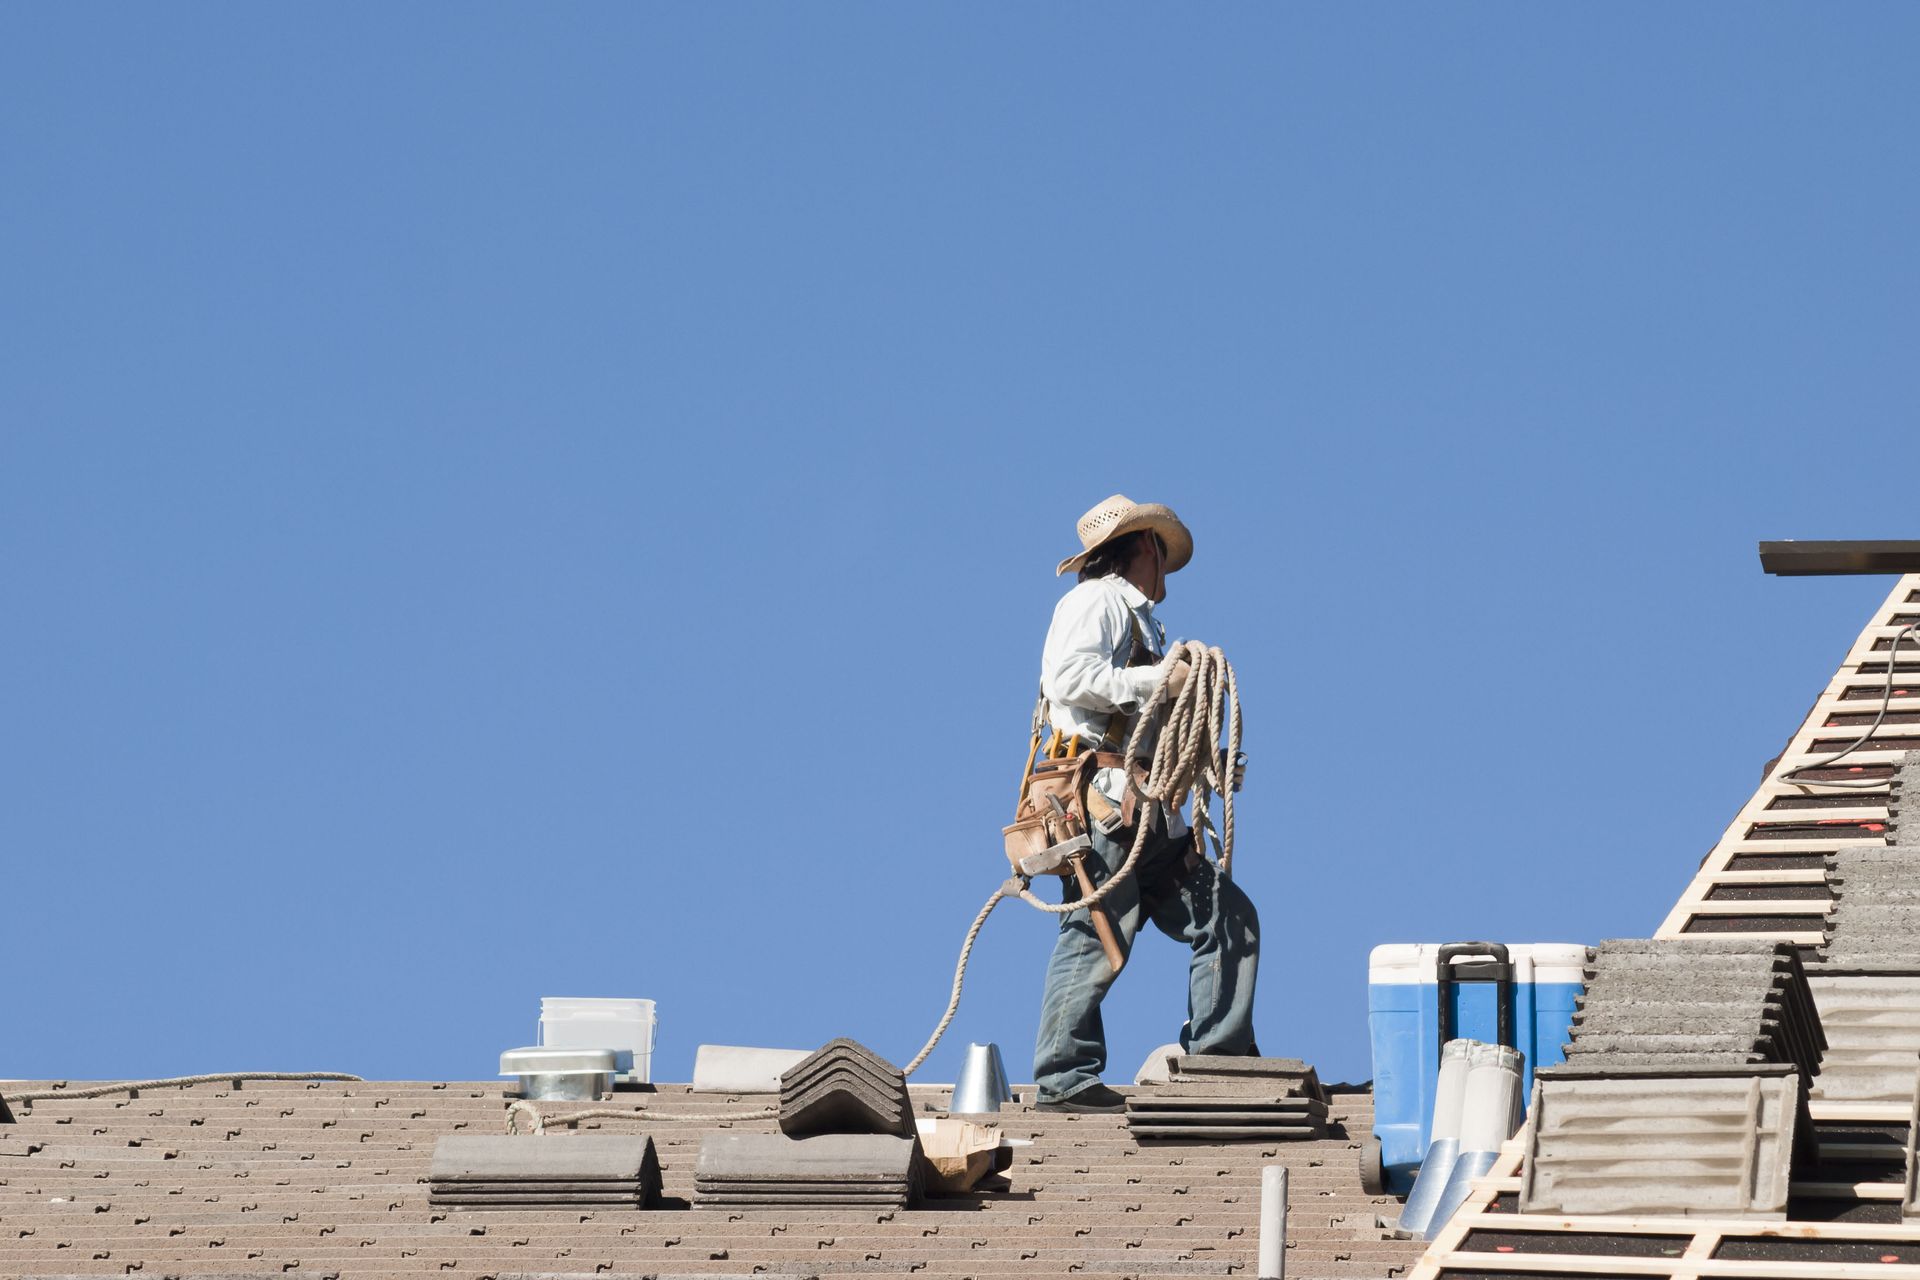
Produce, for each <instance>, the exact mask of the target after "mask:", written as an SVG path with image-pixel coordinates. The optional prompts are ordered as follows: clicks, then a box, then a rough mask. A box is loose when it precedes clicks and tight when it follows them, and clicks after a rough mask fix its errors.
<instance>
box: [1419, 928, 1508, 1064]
mask: <svg viewBox="0 0 1920 1280" xmlns="http://www.w3.org/2000/svg"><path fill="white" fill-rule="evenodd" d="M1461 956H1487V957H1489V958H1491V959H1492V960H1493V962H1494V963H1493V966H1492V967H1493V972H1492V973H1491V974H1488V975H1485V976H1482V975H1480V974H1474V975H1472V976H1470V977H1465V978H1456V977H1454V976H1453V962H1454V960H1455V959H1457V958H1459V957H1461ZM1434 979H1435V983H1436V988H1437V989H1436V991H1435V994H1436V995H1437V996H1439V999H1440V1045H1441V1047H1442V1048H1444V1047H1445V1046H1446V1043H1447V1041H1449V1040H1451V1039H1453V990H1452V988H1453V984H1454V983H1456V982H1487V981H1491V982H1492V983H1493V1004H1494V1009H1495V1011H1496V1012H1495V1022H1494V1025H1495V1027H1496V1028H1497V1029H1496V1031H1495V1035H1496V1036H1497V1037H1498V1038H1499V1043H1501V1044H1503V1045H1505V1046H1507V1047H1508V1048H1509V1049H1517V1048H1519V1047H1520V1046H1519V1045H1518V1044H1516V1043H1515V1042H1514V1038H1513V955H1512V953H1511V952H1509V951H1508V950H1507V948H1506V944H1505V943H1501V942H1449V943H1446V944H1444V945H1442V946H1441V948H1440V961H1439V972H1438V973H1436V974H1435V975H1434Z"/></svg>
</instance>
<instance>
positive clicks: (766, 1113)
mask: <svg viewBox="0 0 1920 1280" xmlns="http://www.w3.org/2000/svg"><path fill="white" fill-rule="evenodd" d="M777 1115H779V1109H778V1108H776V1107H762V1108H760V1110H758V1111H738V1112H734V1113H733V1114H731V1115H681V1114H680V1113H678V1112H675V1113H674V1114H672V1115H667V1114H666V1113H664V1112H659V1111H647V1110H645V1109H638V1110H634V1111H622V1110H620V1109H618V1108H616V1107H594V1108H592V1109H591V1110H588V1111H570V1112H568V1113H567V1114H566V1115H563V1116H543V1115H541V1114H540V1108H539V1107H536V1106H534V1105H533V1103H531V1102H529V1101H527V1100H525V1099H521V1100H520V1101H519V1102H512V1103H508V1104H507V1132H508V1133H514V1134H517V1133H519V1132H520V1118H521V1117H522V1116H525V1117H526V1120H527V1129H528V1132H530V1133H539V1134H543V1133H545V1132H546V1131H547V1125H549V1124H573V1123H575V1122H577V1121H580V1120H682V1121H685V1122H687V1123H689V1124H720V1123H724V1122H726V1121H729V1120H747V1121H753V1120H771V1119H773V1118H774V1117H775V1116H777Z"/></svg>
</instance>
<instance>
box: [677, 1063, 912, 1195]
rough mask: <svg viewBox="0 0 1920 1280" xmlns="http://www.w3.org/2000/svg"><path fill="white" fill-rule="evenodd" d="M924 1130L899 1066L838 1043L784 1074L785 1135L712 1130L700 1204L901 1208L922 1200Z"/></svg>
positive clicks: (705, 1146) (699, 1179)
mask: <svg viewBox="0 0 1920 1280" xmlns="http://www.w3.org/2000/svg"><path fill="white" fill-rule="evenodd" d="M920 1163H921V1162H920V1135H919V1130H918V1129H917V1128H916V1127H915V1126H914V1123H913V1102H912V1099H911V1098H910V1097H909V1096H908V1094H907V1079H906V1076H904V1075H903V1074H901V1071H900V1068H898V1067H896V1066H894V1065H893V1064H892V1063H891V1062H888V1061H887V1060H886V1059H885V1058H882V1057H881V1056H880V1055H879V1054H877V1053H875V1052H874V1051H873V1050H871V1049H869V1048H867V1047H866V1046H865V1045H863V1044H861V1043H859V1042H858V1041H855V1040H846V1039H840V1040H833V1041H829V1042H828V1043H827V1044H825V1045H823V1046H821V1048H820V1049H819V1050H818V1051H817V1052H815V1053H812V1054H809V1055H808V1056H807V1057H806V1058H804V1059H802V1060H801V1061H800V1062H798V1063H796V1064H794V1066H793V1067H792V1068H791V1069H789V1070H788V1071H787V1072H785V1073H784V1074H783V1075H782V1076H781V1077H780V1132H779V1133H765V1134H759V1133H756V1134H734V1133H715V1134H710V1135H708V1136H707V1138H706V1139H705V1140H704V1141H702V1142H701V1144H700V1161H699V1167H698V1171H697V1174H696V1176H695V1179H694V1199H693V1203H694V1207H695V1208H697V1209H718V1208H741V1207H749V1206H765V1205H798V1206H811V1207H817V1208H823V1209H824V1208H834V1207H840V1206H848V1205H853V1206H859V1207H866V1206H870V1205H881V1206H891V1207H895V1208H899V1207H904V1206H905V1205H908V1204H911V1203H913V1202H914V1201H915V1200H917V1199H919V1197H920V1191H921V1180H922V1173H921V1168H920Z"/></svg>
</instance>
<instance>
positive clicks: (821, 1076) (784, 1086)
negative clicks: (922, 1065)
mask: <svg viewBox="0 0 1920 1280" xmlns="http://www.w3.org/2000/svg"><path fill="white" fill-rule="evenodd" d="M780 1131H781V1132H782V1133H784V1134H786V1135H787V1136H788V1137H792V1138H802V1137H807V1136H810V1135H812V1134H819V1133H887V1134H892V1135H893V1136H894V1137H897V1138H911V1137H913V1136H914V1133H915V1130H914V1127H913V1103H912V1101H911V1100H910V1099H909V1098H908V1096H907V1078H906V1076H904V1075H903V1074H901V1071H900V1068H898V1067H896V1066H894V1065H893V1064H892V1063H891V1062H888V1061H887V1060H886V1059H885V1058H883V1057H881V1056H880V1055H879V1054H877V1053H875V1052H874V1051H873V1050H871V1049H869V1048H867V1047H866V1046H865V1045H863V1044H861V1043H860V1042H859V1041H857V1040H848V1039H844V1038H843V1039H839V1040H831V1041H828V1042H827V1043H826V1044H825V1045H823V1046H821V1048H820V1049H819V1050H817V1051H816V1052H815V1053H813V1054H812V1055H811V1056H809V1057H807V1058H804V1059H802V1060H801V1061H800V1062H798V1063H796V1064H795V1065H794V1066H793V1067H792V1068H791V1069H790V1070H788V1071H787V1072H785V1073H784V1074H783V1075H782V1076H781V1077H780Z"/></svg>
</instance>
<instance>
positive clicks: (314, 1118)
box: [0, 1081, 1421, 1280]
mask: <svg viewBox="0 0 1920 1280" xmlns="http://www.w3.org/2000/svg"><path fill="white" fill-rule="evenodd" d="M44 1087H49V1086H48V1085H46V1084H40V1083H28V1084H25V1085H16V1086H11V1087H6V1086H0V1093H7V1092H19V1091H23V1090H26V1089H39V1088H44ZM75 1087H78V1084H77V1083H76V1085H75ZM912 1092H913V1101H914V1106H915V1108H916V1113H917V1114H919V1115H922V1116H931V1115H937V1114H942V1113H941V1112H940V1111H939V1110H938V1108H940V1107H942V1106H944V1105H945V1102H946V1100H947V1092H946V1090H945V1089H943V1088H940V1087H937V1086H916V1087H915V1088H914V1089H913V1091H912ZM1021 1096H1022V1097H1027V1096H1031V1095H1030V1093H1029V1092H1028V1091H1026V1090H1022V1092H1021ZM508 1100H509V1099H508V1098H507V1096H506V1095H505V1094H504V1093H503V1091H502V1087H501V1085H500V1083H499V1082H497V1081H486V1082H477V1083H476V1082H464V1083H462V1082H454V1083H432V1082H374V1081H369V1082H366V1083H337V1082H325V1083H319V1082H312V1083H281V1082H272V1083H260V1082H252V1081H249V1082H247V1083H245V1084H244V1085H242V1086H241V1087H239V1088H237V1089H236V1088H235V1087H234V1086H233V1085H232V1084H231V1083H222V1084H200V1085H194V1086H191V1087H188V1088H184V1089H151V1090H146V1091H143V1092H142V1093H141V1094H140V1096H138V1097H137V1098H131V1099H130V1098H128V1097H126V1096H124V1095H121V1096H114V1097H103V1098H94V1099H83V1100H66V1099H58V1100H52V1101H41V1102H36V1103H33V1104H32V1106H31V1108H30V1109H29V1108H26V1107H16V1108H15V1114H16V1117H17V1122H16V1123H14V1124H10V1125H7V1124H0V1275H3V1276H28V1275H32V1276H41V1275H75V1276H78V1275H89V1276H98V1275H123V1274H127V1273H130V1272H131V1273H134V1274H138V1275H142V1276H198V1275H208V1276H213V1275H219V1276H241V1275H276V1276H278V1275H283V1274H292V1275H297V1276H324V1275H334V1274H338V1275H341V1276H352V1277H361V1276H366V1277H379V1276H419V1275H423V1274H427V1273H433V1274H446V1273H452V1274H454V1275H471V1276H510V1275H565V1276H573V1275H581V1276H593V1275H598V1276H634V1275H660V1276H671V1275H703V1276H704V1275H751V1274H761V1275H774V1276H812V1275H820V1276H831V1275H843V1274H879V1275H907V1274H912V1275H916V1276H924V1277H958V1276H1013V1275H1018V1276H1066V1275H1073V1276H1077V1277H1095V1276H1155V1275H1182V1276H1186V1275H1209V1276H1217V1275H1242V1276H1251V1275H1253V1274H1254V1271H1255V1265H1254V1264H1255V1260H1256V1250H1257V1247H1258V1237H1259V1226H1258V1218H1259V1207H1260V1170H1261V1167H1262V1166H1263V1165H1270V1164H1284V1165H1286V1166H1287V1167H1288V1169H1289V1170H1290V1173H1289V1182H1290V1189H1289V1200H1290V1214H1289V1221H1288V1255H1287V1258H1288V1261H1287V1275H1288V1276H1290V1277H1293V1278H1294V1280H1313V1278H1315V1277H1324V1278H1326V1280H1333V1278H1335V1277H1390V1276H1397V1275H1402V1274H1404V1273H1405V1271H1406V1269H1407V1268H1408V1266H1409V1265H1410V1264H1411V1263H1412V1262H1413V1260H1414V1259H1415V1258H1417V1257H1418V1256H1419V1253H1420V1248H1421V1246H1420V1245H1418V1244H1415V1243H1412V1242H1408V1241H1401V1240H1394V1239H1392V1238H1390V1236H1389V1235H1388V1233H1386V1232H1384V1231H1382V1230H1381V1229H1379V1228H1378V1227H1377V1226H1375V1221H1376V1217H1377V1216H1378V1215H1383V1214H1384V1215H1387V1216H1388V1217H1392V1216H1393V1215H1396V1214H1397V1212H1398V1202H1397V1201H1394V1200H1393V1199H1391V1198H1386V1197H1370V1196H1367V1195H1366V1194H1364V1193H1363V1192H1362V1191H1361V1189H1360V1184H1359V1177H1358V1171H1357V1169H1358V1166H1357V1152H1356V1148H1357V1146H1358V1143H1359V1140H1360V1138H1361V1137H1362V1136H1363V1135H1364V1134H1366V1133H1367V1131H1368V1129H1369V1127H1370V1126H1371V1123H1372V1099H1371V1096H1370V1095H1369V1094H1367V1093H1365V1092H1353V1091H1349V1092H1340V1093H1336V1094H1334V1096H1333V1107H1332V1116H1333V1119H1334V1120H1335V1121H1336V1122H1337V1123H1338V1125H1339V1126H1340V1127H1339V1128H1336V1129H1335V1130H1334V1133H1335V1136H1333V1137H1330V1138H1327V1139H1324V1140H1320V1141H1313V1142H1269V1143H1257V1142H1256V1143H1229V1144H1192V1145H1187V1144H1179V1145H1170V1144H1164V1143H1161V1144H1148V1145H1146V1146H1142V1145H1141V1144H1139V1143H1138V1142H1136V1141H1134V1139H1133V1138H1132V1137H1130V1136H1129V1135H1128V1133H1127V1131H1126V1125H1125V1120H1124V1118H1123V1117H1121V1116H1118V1115H1059V1114H1040V1113H1035V1112H1032V1111H1030V1110H1028V1109H1027V1108H1026V1107H1025V1106H1022V1105H1019V1104H1015V1105H1012V1106H1009V1107H1007V1108H1006V1109H1005V1110H1003V1112H1002V1113H1001V1115H1000V1117H999V1118H998V1124H999V1125H1000V1127H1001V1128H1002V1129H1003V1131H1004V1132H1005V1133H1006V1134H1007V1135H1008V1136H1010V1137H1016V1138H1030V1139H1032V1140H1033V1145H1032V1146H1031V1147H1025V1148H1021V1149H1020V1150H1019V1152H1017V1154H1016V1157H1015V1161H1014V1164H1013V1167H1012V1169H1011V1170H1010V1171H1009V1176H1010V1178H1011V1179H1012V1188H1011V1190H1010V1191H1009V1192H1007V1193H1005V1194H997V1195H996V1194H977V1195H969V1196H964V1197H960V1198H956V1199H950V1200H935V1201H928V1202H926V1203H925V1204H924V1205H923V1206H921V1207H917V1208H913V1209H907V1210H893V1211H888V1210H880V1211H874V1210H867V1211H851V1210H835V1211H811V1210H809V1211H799V1210H787V1209H782V1210H768V1211H750V1212H742V1211H737V1210H733V1211H718V1210H695V1209H689V1208H685V1207H683V1206H684V1205H685V1203H686V1201H687V1200H689V1199H690V1198H691V1196H692V1192H693V1178H694V1162H695V1157H696V1155H697V1153H698V1150H699V1146H700V1140H701V1138H702V1137H703V1136H704V1135H706V1134H708V1133H711V1132H714V1131H715V1130H716V1129H722V1128H726V1129H731V1130H734V1131H739V1132H768V1133H772V1132H776V1131H777V1130H776V1128H775V1124H774V1121H773V1119H772V1117H771V1116H768V1115H764V1114H754V1113H760V1112H761V1110H762V1108H763V1107H765V1105H766V1103H767V1102H768V1101H769V1099H767V1098H765V1097H755V1096H748V1097H729V1096H725V1095H719V1096H716V1095H711V1094H694V1093H691V1092H690V1091H689V1090H688V1089H687V1088H686V1087H685V1086H673V1085H662V1086H660V1087H659V1089H658V1090H657V1091H656V1092H624V1091H623V1092H621V1093H619V1094H616V1095H615V1097H614V1104H615V1105H622V1106H624V1105H628V1104H632V1105H635V1106H637V1107H644V1108H646V1109H647V1110H648V1111H649V1113H650V1115H649V1116H648V1118H646V1119H645V1120H644V1121H626V1120H607V1121H597V1120H589V1121H585V1122H582V1124H581V1125H580V1130H581V1131H582V1132H585V1131H589V1130H595V1129H597V1130H598V1131H601V1132H630V1133H639V1132H645V1133H647V1134H650V1135H651V1136H652V1137H653V1139H654V1141H655V1143H656V1144H657V1146H658V1148H659V1154H660V1160H661V1163H662V1166H663V1169H662V1173H663V1182H664V1194H665V1196H666V1197H667V1201H666V1207H662V1208H656V1209H646V1210H637V1211H636V1210H627V1209H601V1210H597V1211H591V1210H577V1211H572V1212H554V1211H545V1212H521V1211H494V1210H488V1211H474V1212H463V1211H448V1210H442V1209H435V1208H431V1207H430V1206H429V1205H428V1203H427V1190H428V1189H427V1177H428V1170H429V1167H430V1164H431V1162H432V1158H433V1148H434V1143H435V1140H436V1139H438V1138H439V1137H440V1136H441V1135H443V1134H451V1133H488V1134H491V1133H502V1132H504V1131H505V1121H506V1107H507V1103H508ZM582 1106H583V1104H567V1103H554V1104H549V1105H547V1106H545V1107H544V1108H543V1109H544V1110H546V1111H547V1112H548V1113H549V1116H550V1119H549V1121H548V1123H549V1129H548V1133H547V1134H546V1135H545V1136H541V1137H535V1136H531V1135H529V1136H527V1137H525V1138H524V1139H523V1140H524V1141H527V1142H565V1141H567V1137H566V1127H565V1126H564V1124H562V1123H560V1122H559V1119H558V1118H560V1117H564V1114H565V1112H567V1111H569V1110H579V1109H582ZM736 1111H737V1112H740V1113H742V1114H748V1115H751V1116H752V1118H749V1119H746V1120H741V1121H736V1122H715V1121H713V1120H711V1119H698V1118H690V1119H676V1118H675V1117H676V1115H678V1116H686V1117H711V1116H713V1115H715V1114H716V1113H731V1112H736Z"/></svg>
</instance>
